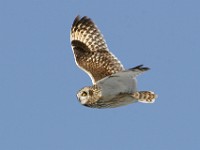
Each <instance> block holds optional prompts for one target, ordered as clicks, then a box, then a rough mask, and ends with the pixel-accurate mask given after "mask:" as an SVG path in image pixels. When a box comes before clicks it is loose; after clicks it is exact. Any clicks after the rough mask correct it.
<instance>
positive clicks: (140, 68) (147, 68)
mask: <svg viewBox="0 0 200 150" xmlns="http://www.w3.org/2000/svg"><path fill="white" fill-rule="evenodd" d="M143 66H144V65H143V64H141V65H138V66H136V67H133V68H131V69H130V70H135V69H138V70H141V71H147V70H150V68H149V67H143Z"/></svg>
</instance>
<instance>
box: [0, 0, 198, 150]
mask: <svg viewBox="0 0 200 150" xmlns="http://www.w3.org/2000/svg"><path fill="white" fill-rule="evenodd" d="M199 6H200V1H198V0H151V1H149V0H129V1H128V0H125V1H115V0H110V1H108V0H101V1H93V0H87V1H78V0H59V1H54V0H28V1H27V0H18V1H16V0H1V1H0V149H1V150H70V149H73V150H93V149H95V150H102V149H103V150H111V149H113V150H121V149H126V150H133V149H137V150H146V149H151V150H169V149H170V150H188V149H200V142H199V141H200V130H199V127H200V119H199V114H200V98H199V94H200V80H199V77H200V67H199V64H200V9H199ZM77 15H81V16H84V15H86V16H88V17H90V18H92V20H93V21H94V22H95V23H96V24H97V26H98V27H99V29H100V30H101V32H102V34H103V35H104V37H105V39H106V42H107V45H108V47H109V49H110V51H112V53H114V54H115V55H116V56H117V57H118V58H119V60H120V61H121V62H122V63H123V65H124V66H125V68H131V67H134V66H137V65H140V64H144V65H145V66H148V67H150V68H151V70H150V71H148V72H146V73H144V74H142V75H141V76H139V77H138V78H137V79H138V89H139V90H151V91H154V92H155V93H157V94H158V96H159V97H158V99H157V100H156V102H155V103H154V104H143V103H136V104H131V105H128V106H124V107H119V108H115V109H92V108H87V107H84V106H82V105H81V104H80V103H79V101H78V100H77V98H76V93H77V91H78V90H79V89H81V88H82V87H84V86H88V85H91V84H92V82H91V80H90V78H89V76H88V75H87V74H85V72H83V71H82V70H80V69H79V68H78V67H77V66H76V64H75V62H74V57H73V53H72V50H71V45H70V38H69V37H70V36H69V35H70V28H71V25H72V22H73V20H74V18H75V17H76V16H77Z"/></svg>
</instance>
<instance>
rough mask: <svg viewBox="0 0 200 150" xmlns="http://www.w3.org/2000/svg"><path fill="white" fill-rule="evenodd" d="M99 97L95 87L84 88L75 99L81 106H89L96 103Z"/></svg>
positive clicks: (99, 94) (99, 93) (98, 91)
mask: <svg viewBox="0 0 200 150" xmlns="http://www.w3.org/2000/svg"><path fill="white" fill-rule="evenodd" d="M100 97H101V92H100V90H98V89H96V88H95V86H92V87H84V88H83V89H81V90H80V91H79V92H78V93H77V98H78V100H79V101H80V103H81V104H82V105H85V106H89V105H92V104H94V103H96V102H97V101H98V100H99V98H100Z"/></svg>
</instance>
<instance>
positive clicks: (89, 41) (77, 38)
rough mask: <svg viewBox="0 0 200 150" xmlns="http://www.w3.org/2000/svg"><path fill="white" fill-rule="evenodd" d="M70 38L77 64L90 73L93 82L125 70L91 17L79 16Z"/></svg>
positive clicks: (73, 25)
mask: <svg viewBox="0 0 200 150" xmlns="http://www.w3.org/2000/svg"><path fill="white" fill-rule="evenodd" d="M70 38H71V45H72V49H73V52H74V58H75V60H76V63H77V65H78V66H79V67H80V68H81V69H83V70H84V71H86V72H87V73H88V74H89V76H90V77H91V79H92V81H93V83H96V82H97V81H98V80H100V79H102V78H104V77H106V76H109V75H111V74H114V73H116V72H119V71H122V70H124V68H123V66H122V64H121V63H120V61H119V60H118V59H117V58H116V57H115V56H114V55H113V54H112V53H111V52H110V51H109V50H108V48H107V45H106V42H105V40H104V39H103V36H102V34H101V33H100V31H99V29H98V28H97V26H96V25H95V24H94V22H93V21H92V20H91V19H90V18H88V17H86V16H85V17H83V18H80V17H79V16H77V17H76V18H75V20H74V22H73V24H72V28H71V36H70Z"/></svg>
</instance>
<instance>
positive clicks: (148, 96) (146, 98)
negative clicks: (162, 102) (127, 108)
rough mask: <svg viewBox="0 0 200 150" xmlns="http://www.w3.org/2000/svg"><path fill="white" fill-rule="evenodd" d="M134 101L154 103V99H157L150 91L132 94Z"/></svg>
mask: <svg viewBox="0 0 200 150" xmlns="http://www.w3.org/2000/svg"><path fill="white" fill-rule="evenodd" d="M132 96H133V98H134V99H137V100H138V101H139V102H141V103H154V102H155V99H156V98H157V97H158V96H157V95H156V94H155V93H154V92H152V91H139V92H134V93H133V94H132Z"/></svg>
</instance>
